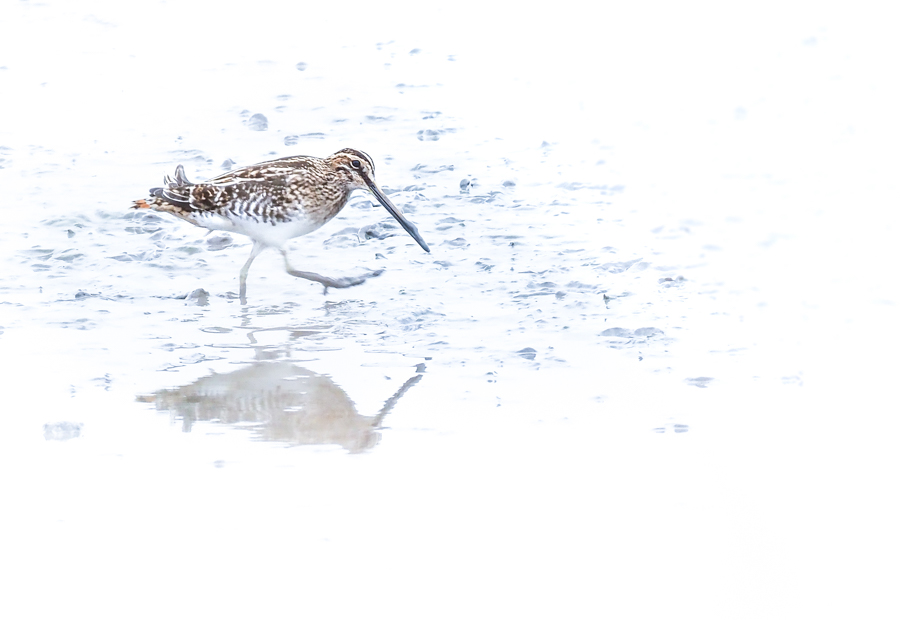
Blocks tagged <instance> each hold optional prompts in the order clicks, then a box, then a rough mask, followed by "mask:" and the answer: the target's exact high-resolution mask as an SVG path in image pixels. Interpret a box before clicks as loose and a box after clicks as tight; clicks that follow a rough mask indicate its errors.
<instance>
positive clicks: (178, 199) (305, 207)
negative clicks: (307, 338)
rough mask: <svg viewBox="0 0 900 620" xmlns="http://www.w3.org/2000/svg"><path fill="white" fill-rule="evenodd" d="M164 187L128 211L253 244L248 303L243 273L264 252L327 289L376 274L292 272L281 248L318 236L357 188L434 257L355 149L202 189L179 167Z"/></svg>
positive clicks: (233, 176) (217, 180)
mask: <svg viewBox="0 0 900 620" xmlns="http://www.w3.org/2000/svg"><path fill="white" fill-rule="evenodd" d="M163 184H164V187H155V188H152V189H150V191H149V194H150V197H149V198H146V199H141V200H135V201H134V204H133V205H132V208H133V209H152V210H154V211H160V212H164V213H171V214H172V215H174V216H176V217H179V218H181V219H182V220H185V221H187V222H190V223H191V224H193V225H195V226H199V227H201V228H206V229H208V230H210V231H213V230H220V231H227V232H233V233H238V234H241V235H246V236H247V237H249V238H250V239H252V240H253V249H252V250H251V251H250V258H248V259H247V262H246V263H244V266H243V267H242V268H241V271H240V278H239V282H240V300H241V303H242V304H246V303H247V274H248V273H249V271H250V265H251V264H252V263H253V260H254V259H255V258H256V257H257V256H258V255H259V253H260V252H262V251H263V250H264V249H266V248H273V249H276V250H278V251H279V252H281V255H282V257H283V258H284V267H285V271H286V272H287V273H288V274H290V275H292V276H294V277H297V278H303V279H305V280H311V281H313V282H318V283H319V284H322V285H323V286H324V287H325V292H328V288H329V287H330V288H348V287H351V286H357V285H358V284H362V283H363V282H365V281H366V280H368V279H369V278H372V277H374V276H377V275H380V274H381V273H382V271H383V270H378V271H373V272H370V273H367V274H365V275H362V276H355V277H342V278H331V277H327V276H321V275H319V274H317V273H312V272H309V271H298V270H296V269H294V268H293V267H292V266H291V264H290V261H289V260H288V256H287V251H286V250H285V249H284V245H285V244H286V243H287V242H288V241H290V240H291V239H293V238H295V237H300V236H303V235H307V234H309V233H311V232H313V231H315V230H318V229H319V228H321V227H322V226H324V225H325V224H326V223H328V222H329V221H330V220H331V219H332V218H334V216H336V215H337V214H338V213H340V211H341V209H343V208H344V207H345V206H346V204H347V200H348V199H349V198H350V194H351V193H352V192H353V191H354V190H358V189H361V190H368V191H369V192H371V193H372V194H373V195H374V196H375V198H376V199H377V200H378V202H379V203H381V205H382V206H383V207H384V208H385V209H387V211H388V213H390V214H391V215H392V216H393V217H394V219H396V220H397V222H399V223H400V226H402V227H403V229H404V230H405V231H406V232H407V233H409V235H410V236H411V237H412V238H413V239H415V240H416V243H418V244H419V246H421V248H422V249H423V250H425V252H429V253H430V252H431V250H430V248H429V247H428V244H427V243H425V240H424V239H423V238H422V235H420V234H419V230H418V229H417V228H416V226H415V224H413V223H412V222H410V221H409V220H408V219H406V217H404V215H403V212H402V211H400V209H398V208H397V207H395V206H394V204H393V203H392V202H391V201H390V200H389V199H388V197H387V196H386V195H385V194H384V192H383V191H381V189H379V187H378V185H377V184H376V183H375V162H374V161H373V160H372V158H371V157H370V156H369V155H367V154H366V153H364V152H363V151H359V150H357V149H350V148H347V149H341V150H340V151H338V152H336V153H334V154H333V155H329V156H328V157H324V158H320V157H311V156H307V155H299V156H292V157H282V158H280V159H274V160H271V161H265V162H261V163H258V164H253V165H251V166H245V167H242V168H236V169H234V170H230V171H228V172H225V173H224V174H220V175H219V176H217V177H214V178H212V179H209V180H208V181H203V182H200V183H192V182H191V181H189V180H188V178H187V176H186V175H185V172H184V166H182V165H180V164H179V165H178V166H177V167H176V168H175V176H174V177H170V176H168V175H166V176H165V177H164V178H163Z"/></svg>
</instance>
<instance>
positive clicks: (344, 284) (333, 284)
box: [287, 269, 384, 294]
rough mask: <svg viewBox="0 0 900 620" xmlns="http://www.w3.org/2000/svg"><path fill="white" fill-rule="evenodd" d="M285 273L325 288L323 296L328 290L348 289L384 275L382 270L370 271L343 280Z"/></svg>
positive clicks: (312, 274) (317, 275)
mask: <svg viewBox="0 0 900 620" xmlns="http://www.w3.org/2000/svg"><path fill="white" fill-rule="evenodd" d="M287 272H288V273H289V274H291V275H292V276H294V277H295V278H303V279H304V280H311V281H313V282H318V283H319V284H321V285H322V286H324V287H325V294H327V293H328V289H329V288H350V287H351V286H359V285H360V284H362V283H363V282H365V281H366V280H368V279H369V278H375V277H377V276H380V275H381V274H382V273H384V269H377V270H375V271H370V272H369V273H366V274H363V275H361V276H345V277H343V278H329V277H328V276H320V275H319V274H317V273H312V272H310V271H297V270H295V269H288V270H287Z"/></svg>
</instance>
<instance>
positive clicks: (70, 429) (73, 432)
mask: <svg viewBox="0 0 900 620" xmlns="http://www.w3.org/2000/svg"><path fill="white" fill-rule="evenodd" d="M83 427H84V425H83V424H82V423H81V422H54V423H53V424H44V439H46V440H47V441H66V440H67V439H75V438H76V437H79V436H80V435H81V429H82V428H83Z"/></svg>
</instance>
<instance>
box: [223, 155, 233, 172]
mask: <svg viewBox="0 0 900 620" xmlns="http://www.w3.org/2000/svg"><path fill="white" fill-rule="evenodd" d="M233 165H234V162H233V161H232V160H231V159H230V158H229V159H226V160H225V161H223V162H222V169H223V170H231V167H232V166H233Z"/></svg>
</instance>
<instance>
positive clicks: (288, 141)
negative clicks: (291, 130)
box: [284, 136, 300, 146]
mask: <svg viewBox="0 0 900 620" xmlns="http://www.w3.org/2000/svg"><path fill="white" fill-rule="evenodd" d="M299 141H300V136H285V137H284V145H285V146H294V145H295V144H297V142H299Z"/></svg>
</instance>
